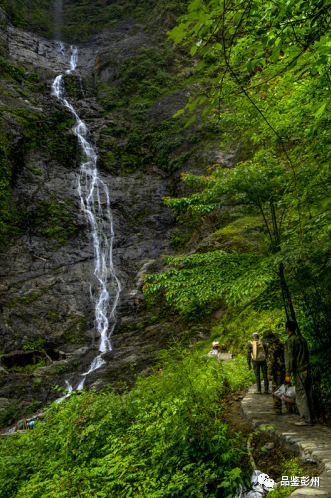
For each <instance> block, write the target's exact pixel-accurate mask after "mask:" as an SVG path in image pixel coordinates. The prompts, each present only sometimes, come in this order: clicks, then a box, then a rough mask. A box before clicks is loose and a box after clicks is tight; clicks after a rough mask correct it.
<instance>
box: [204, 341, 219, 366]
mask: <svg viewBox="0 0 331 498" xmlns="http://www.w3.org/2000/svg"><path fill="white" fill-rule="evenodd" d="M220 353H221V348H220V345H219V342H218V341H216V342H213V349H212V350H211V351H209V353H208V355H207V356H209V357H211V356H215V357H216V359H217V361H220V358H221V357H220Z"/></svg>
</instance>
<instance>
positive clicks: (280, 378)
mask: <svg viewBox="0 0 331 498" xmlns="http://www.w3.org/2000/svg"><path fill="white" fill-rule="evenodd" d="M263 340H265V341H266V342H267V343H268V348H269V350H268V351H269V353H268V360H267V362H268V370H269V375H270V376H271V377H272V394H273V393H274V392H275V391H277V389H279V388H280V386H281V385H282V384H284V382H285V358H284V353H285V345H284V344H283V343H282V342H280V340H279V338H278V337H277V335H276V334H274V333H273V332H271V330H268V331H267V332H265V333H264V335H263ZM272 402H273V411H274V412H275V413H276V414H277V415H281V414H282V400H281V399H279V398H277V396H274V395H273V396H272ZM285 406H286V410H287V411H288V412H293V411H294V409H295V406H294V404H293V403H290V402H285Z"/></svg>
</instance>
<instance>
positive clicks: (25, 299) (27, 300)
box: [21, 292, 42, 341]
mask: <svg viewBox="0 0 331 498" xmlns="http://www.w3.org/2000/svg"><path fill="white" fill-rule="evenodd" d="M41 296H42V294H41V293H40V292H37V293H36V294H33V293H32V294H29V295H28V296H22V297H21V301H22V303H23V304H30V303H33V301H37V300H38V299H40V298H41ZM37 341H39V339H37Z"/></svg>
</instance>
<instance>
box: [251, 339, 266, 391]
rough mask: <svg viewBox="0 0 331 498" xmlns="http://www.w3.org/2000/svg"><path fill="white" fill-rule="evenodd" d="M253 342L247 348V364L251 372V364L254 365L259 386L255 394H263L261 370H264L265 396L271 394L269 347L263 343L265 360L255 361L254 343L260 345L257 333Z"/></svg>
mask: <svg viewBox="0 0 331 498" xmlns="http://www.w3.org/2000/svg"><path fill="white" fill-rule="evenodd" d="M252 339H253V341H252V342H250V343H249V344H248V347H247V363H248V370H251V368H252V367H251V362H252V363H253V370H254V374H255V379H256V385H257V390H256V391H255V393H254V394H262V393H261V377H260V369H261V370H262V375H263V380H264V394H269V380H268V367H267V361H266V359H267V356H268V347H267V345H266V344H265V343H264V342H262V346H263V349H264V359H263V360H254V359H253V355H254V348H253V342H254V341H255V342H257V343H259V342H260V340H259V334H257V333H256V332H255V333H254V334H253V335H252Z"/></svg>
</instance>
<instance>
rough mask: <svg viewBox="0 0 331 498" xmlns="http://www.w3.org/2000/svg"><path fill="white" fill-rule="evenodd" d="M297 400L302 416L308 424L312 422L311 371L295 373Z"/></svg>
mask: <svg viewBox="0 0 331 498" xmlns="http://www.w3.org/2000/svg"><path fill="white" fill-rule="evenodd" d="M294 383H295V395H296V397H295V401H296V405H297V408H298V410H299V414H300V416H301V418H302V419H303V420H304V421H305V422H306V423H308V424H311V423H312V385H311V377H310V372H308V371H304V372H296V373H295V374H294Z"/></svg>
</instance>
